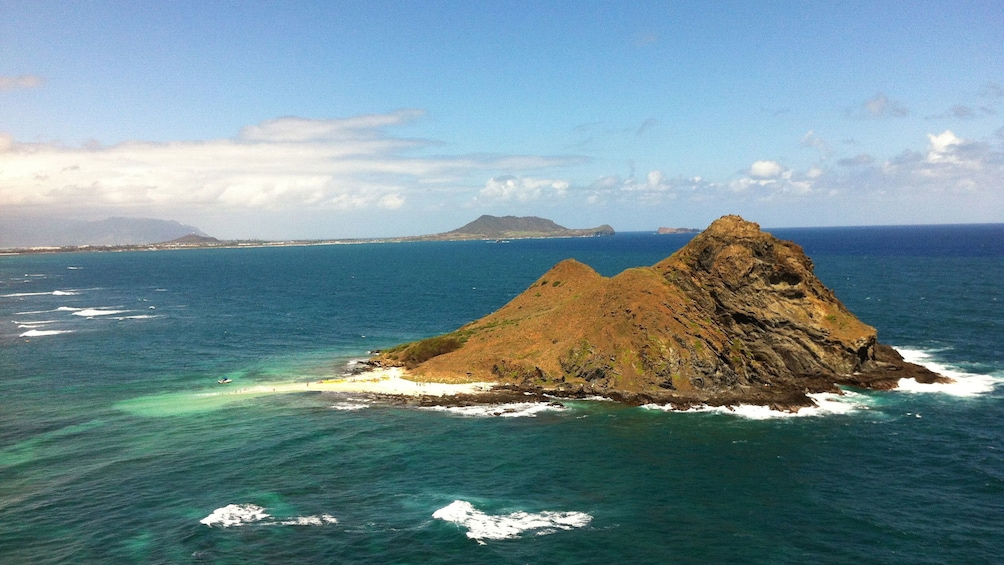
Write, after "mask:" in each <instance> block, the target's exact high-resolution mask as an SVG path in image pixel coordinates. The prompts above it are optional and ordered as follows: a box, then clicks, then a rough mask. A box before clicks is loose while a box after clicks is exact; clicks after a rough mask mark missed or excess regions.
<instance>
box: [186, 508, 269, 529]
mask: <svg viewBox="0 0 1004 565" xmlns="http://www.w3.org/2000/svg"><path fill="white" fill-rule="evenodd" d="M268 518H271V516H270V515H269V514H268V513H267V512H265V509H264V508H262V507H261V506H257V505H254V504H228V505H226V506H224V507H223V508H217V509H216V510H213V513H212V514H210V515H209V516H206V517H205V518H203V519H201V520H199V523H200V524H205V525H207V526H209V527H213V526H219V527H221V528H231V527H234V526H245V525H247V524H253V523H255V522H260V521H262V520H266V519H268Z"/></svg>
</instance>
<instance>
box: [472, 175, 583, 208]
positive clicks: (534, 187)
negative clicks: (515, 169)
mask: <svg viewBox="0 0 1004 565" xmlns="http://www.w3.org/2000/svg"><path fill="white" fill-rule="evenodd" d="M568 187H569V183H568V181H565V180H558V179H541V178H532V177H522V176H521V177H517V176H511V175H507V176H501V177H493V178H491V179H489V180H488V182H486V183H485V187H484V188H482V189H481V192H479V193H478V196H479V198H480V199H482V200H495V201H517V202H530V201H533V200H540V199H541V198H545V197H551V196H564V194H565V192H566V191H567V190H568Z"/></svg>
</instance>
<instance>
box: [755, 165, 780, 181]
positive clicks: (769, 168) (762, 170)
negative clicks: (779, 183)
mask: <svg viewBox="0 0 1004 565" xmlns="http://www.w3.org/2000/svg"><path fill="white" fill-rule="evenodd" d="M783 173H784V167H783V166H782V165H781V163H778V162H777V161H756V162H754V163H753V164H752V165H751V166H750V169H749V176H751V177H753V178H755V179H774V178H777V177H779V176H781V175H782V174H783Z"/></svg>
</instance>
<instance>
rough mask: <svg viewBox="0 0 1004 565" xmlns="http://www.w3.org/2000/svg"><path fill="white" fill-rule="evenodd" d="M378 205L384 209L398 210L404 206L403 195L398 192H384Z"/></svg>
mask: <svg viewBox="0 0 1004 565" xmlns="http://www.w3.org/2000/svg"><path fill="white" fill-rule="evenodd" d="M379 205H380V207H381V208H383V209H385V210H399V209H400V208H401V206H404V197H403V196H401V195H400V194H385V195H383V196H382V197H381V198H380V202H379Z"/></svg>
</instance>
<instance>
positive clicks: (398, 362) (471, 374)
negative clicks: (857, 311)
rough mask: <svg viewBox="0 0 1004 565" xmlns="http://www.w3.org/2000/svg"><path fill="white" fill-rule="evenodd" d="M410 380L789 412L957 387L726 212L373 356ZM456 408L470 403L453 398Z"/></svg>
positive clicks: (806, 263)
mask: <svg viewBox="0 0 1004 565" xmlns="http://www.w3.org/2000/svg"><path fill="white" fill-rule="evenodd" d="M370 365H371V366H373V367H375V368H378V369H389V368H393V369H397V370H400V371H403V374H404V375H405V377H406V378H409V379H413V380H418V381H434V382H440V383H464V382H493V383H497V384H496V387H495V389H494V390H495V391H504V390H507V391H510V392H514V393H518V394H533V395H538V396H540V395H548V396H556V397H567V398H584V397H592V396H602V397H605V398H609V399H612V400H617V401H621V402H625V403H628V404H632V405H641V404H650V403H658V404H666V405H672V406H675V407H678V408H681V409H685V408H688V407H692V406H698V405H710V406H735V405H740V404H754V405H763V406H770V407H771V408H774V409H778V410H786V411H797V410H798V409H800V408H802V407H809V406H813V405H814V402H813V400H812V398H811V397H810V396H809V395H810V394H813V393H820V392H839V388H838V387H839V386H850V387H861V388H871V389H889V388H894V387H896V386H897V385H898V382H899V380H900V379H902V378H913V379H916V380H917V381H918V382H922V383H935V382H951V381H950V380H949V379H947V378H945V377H943V376H941V375H938V374H936V373H933V372H931V371H929V370H927V369H926V368H924V367H921V366H919V365H915V364H911V363H908V362H905V361H904V360H903V358H902V357H901V356H900V355H899V354H898V352H896V350H895V349H893V348H892V347H890V346H887V345H884V344H882V343H880V342H879V341H878V339H877V332H876V330H875V329H874V328H872V327H870V326H868V325H867V324H865V323H863V322H862V321H860V320H859V319H858V318H856V317H855V316H854V315H853V314H852V313H851V312H849V311H848V310H847V308H845V307H844V305H843V304H842V303H841V302H840V301H839V300H838V299H837V298H836V296H835V295H834V293H833V292H832V291H831V290H830V289H828V288H827V287H825V286H824V285H823V283H822V282H820V280H819V279H818V278H816V276H815V275H814V273H813V263H812V261H811V260H810V259H809V258H808V257H807V256H806V255H805V253H804V252H803V250H802V248H801V247H800V246H798V245H797V244H795V243H793V242H790V241H782V240H779V239H777V238H775V237H773V236H772V235H770V234H769V233H765V232H763V231H761V230H760V227H759V225H758V224H756V223H753V222H748V221H746V220H744V219H743V218H741V217H739V216H724V217H722V218H720V219H718V220H716V221H715V222H714V223H712V224H711V225H710V226H709V227H708V228H707V229H705V230H704V231H703V232H702V233H700V234H699V235H697V236H695V237H694V239H692V240H691V241H690V242H689V243H688V244H687V245H686V246H684V247H683V248H681V249H680V250H679V251H677V252H676V253H674V254H672V255H671V256H669V257H667V258H666V259H664V260H662V261H660V262H659V263H656V264H655V265H653V266H651V267H639V268H632V269H628V270H626V271H624V272H622V273H620V274H618V275H616V276H613V277H609V278H608V277H604V276H601V275H600V274H598V273H597V272H596V271H594V270H593V269H592V268H590V267H588V266H587V265H584V264H582V263H580V262H578V261H575V260H571V259H569V260H565V261H562V262H560V263H558V264H557V265H555V266H554V267H553V268H552V269H550V270H549V271H548V272H547V273H545V274H544V275H543V276H541V277H540V278H539V279H538V280H537V281H536V282H534V283H533V284H532V285H530V287H529V288H528V289H527V290H526V291H524V292H523V293H521V294H520V295H518V296H517V297H516V298H514V299H513V300H512V301H510V302H509V303H508V304H506V305H504V306H503V307H502V308H500V309H499V310H497V311H496V312H493V313H491V314H489V315H487V316H485V317H483V318H481V319H479V320H476V321H474V322H471V323H469V324H467V325H465V326H463V327H461V328H459V329H457V330H455V331H453V332H450V333H447V334H444V335H440V336H435V337H430V338H428V339H423V340H420V341H417V342H413V343H407V344H402V345H400V346H397V347H394V348H391V349H389V350H386V351H383V352H381V353H380V354H379V355H377V356H375V357H374V358H373V359H371V360H370ZM454 401H457V399H454Z"/></svg>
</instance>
